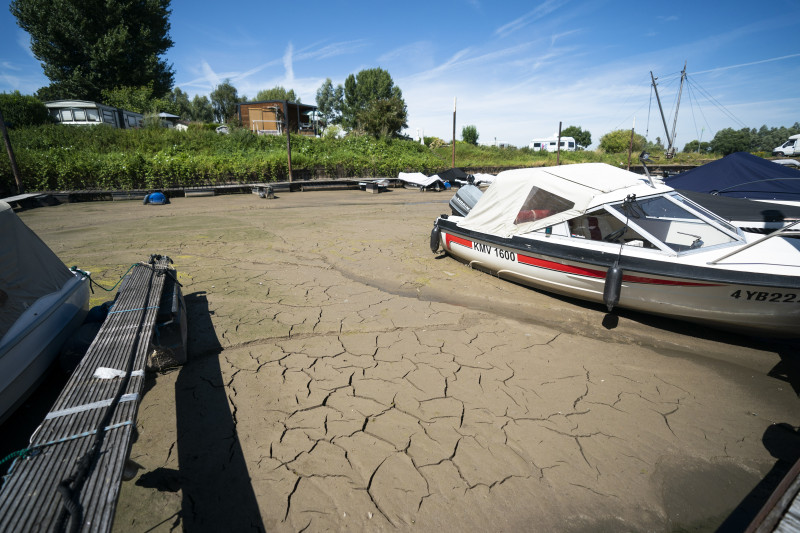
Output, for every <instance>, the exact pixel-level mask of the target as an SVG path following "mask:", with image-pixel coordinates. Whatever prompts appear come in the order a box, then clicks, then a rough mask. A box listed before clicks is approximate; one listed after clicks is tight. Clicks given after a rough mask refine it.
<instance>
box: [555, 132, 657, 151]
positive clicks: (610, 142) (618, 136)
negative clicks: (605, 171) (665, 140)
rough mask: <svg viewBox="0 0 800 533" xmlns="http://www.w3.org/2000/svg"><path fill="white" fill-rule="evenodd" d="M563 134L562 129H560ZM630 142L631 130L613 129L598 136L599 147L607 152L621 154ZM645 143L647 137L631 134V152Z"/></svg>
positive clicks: (641, 147)
mask: <svg viewBox="0 0 800 533" xmlns="http://www.w3.org/2000/svg"><path fill="white" fill-rule="evenodd" d="M562 134H563V131H562ZM630 142H631V130H614V131H612V132H610V133H606V134H605V135H603V136H602V137H600V149H601V150H602V151H604V152H605V153H607V154H622V153H627V152H628V146H630ZM646 145H647V139H645V138H644V137H643V136H642V135H639V134H638V133H635V134H634V136H633V149H632V152H633V153H639V152H641V151H642V150H644V148H645V146H646Z"/></svg>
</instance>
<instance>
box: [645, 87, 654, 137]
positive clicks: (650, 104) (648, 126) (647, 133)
mask: <svg viewBox="0 0 800 533" xmlns="http://www.w3.org/2000/svg"><path fill="white" fill-rule="evenodd" d="M652 108H653V84H652V83H651V84H650V102H649V103H648V104H647V129H646V130H645V133H644V138H645V139H646V138H647V137H648V135H650V110H651V109H652Z"/></svg>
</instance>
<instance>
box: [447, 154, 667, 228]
mask: <svg viewBox="0 0 800 533" xmlns="http://www.w3.org/2000/svg"><path fill="white" fill-rule="evenodd" d="M533 187H538V188H539V189H543V190H545V191H548V192H550V193H553V194H555V195H558V196H560V197H561V198H564V199H566V200H568V201H570V202H572V203H574V207H572V208H571V209H567V210H565V211H561V212H559V213H556V214H554V215H552V216H547V217H545V218H540V219H538V220H534V221H531V222H522V223H519V224H515V223H514V221H515V219H516V218H517V215H518V214H519V212H520V210H521V209H522V206H523V204H524V202H525V200H526V199H527V197H528V194H529V193H530V191H531V189H532V188H533ZM671 190H672V188H670V187H667V186H665V185H656V188H653V187H651V186H650V185H647V184H646V183H645V182H644V181H643V179H642V176H639V175H637V174H634V173H632V172H628V171H627V170H622V169H618V168H616V167H612V166H611V165H606V164H605V163H582V164H576V165H563V166H557V167H540V168H521V169H517V170H506V171H505V172H501V173H500V174H498V175H497V177H496V178H495V180H494V182H493V183H492V184H491V185H490V186H489V188H488V189H486V192H484V193H483V195H482V196H481V198H480V199H479V200H478V202H477V203H476V204H475V207H473V208H472V210H471V211H470V212H469V214H468V215H467V216H466V217H465V218H464V219H463V220H462V221H460V222H459V223H458V225H459V227H462V228H464V229H469V230H472V231H479V232H481V233H488V234H490V235H496V236H499V237H506V238H508V237H511V236H513V235H522V234H525V233H529V232H531V231H536V230H538V229H542V228H546V227H547V226H552V225H553V224H557V223H559V222H563V221H565V220H569V219H571V218H575V217H577V216H580V215H581V214H583V213H585V212H586V211H587V210H588V209H591V208H593V207H596V206H599V205H603V204H605V203H608V202H613V201H622V200H624V199H625V197H626V196H627V195H628V194H636V195H637V197H644V196H649V195H652V194H659V193H663V192H667V191H671Z"/></svg>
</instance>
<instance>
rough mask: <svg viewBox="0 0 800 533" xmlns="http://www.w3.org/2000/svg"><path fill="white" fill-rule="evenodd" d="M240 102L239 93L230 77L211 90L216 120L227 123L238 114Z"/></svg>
mask: <svg viewBox="0 0 800 533" xmlns="http://www.w3.org/2000/svg"><path fill="white" fill-rule="evenodd" d="M237 103H239V93H238V91H237V90H236V87H234V86H233V85H231V80H230V79H227V78H226V79H225V81H223V82H222V83H220V84H219V85H217V86H216V88H215V89H214V90H213V91H211V107H212V109H213V110H214V120H216V121H217V122H221V123H223V124H224V123H225V122H228V121H229V120H231V119H232V118H233V117H234V115H235V114H236V104H237Z"/></svg>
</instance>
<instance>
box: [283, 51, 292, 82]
mask: <svg viewBox="0 0 800 533" xmlns="http://www.w3.org/2000/svg"><path fill="white" fill-rule="evenodd" d="M293 51H294V47H293V46H292V43H291V42H290V43H289V46H287V47H286V52H285V53H284V54H283V68H284V70H285V71H286V81H287V82H288V83H291V82H292V80H294V67H293V66H292V52H293Z"/></svg>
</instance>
